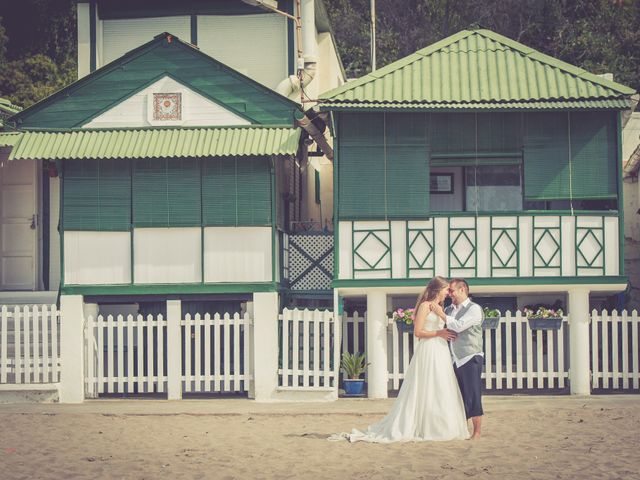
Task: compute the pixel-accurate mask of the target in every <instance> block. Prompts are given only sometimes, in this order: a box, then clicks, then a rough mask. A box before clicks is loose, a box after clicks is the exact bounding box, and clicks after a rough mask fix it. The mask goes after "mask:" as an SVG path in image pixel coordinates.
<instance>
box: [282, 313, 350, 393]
mask: <svg viewBox="0 0 640 480" xmlns="http://www.w3.org/2000/svg"><path fill="white" fill-rule="evenodd" d="M279 330H280V334H279V338H280V342H281V343H280V348H279V350H280V358H279V359H278V360H279V367H278V385H279V387H278V388H279V389H280V390H300V389H304V390H332V389H335V388H337V379H338V368H339V364H340V357H339V355H340V349H339V348H336V347H335V346H336V345H339V334H340V329H339V326H337V325H336V322H335V320H334V315H333V312H330V311H328V310H325V311H319V310H313V311H311V310H298V309H294V310H288V309H286V308H285V309H284V310H283V312H282V314H281V315H280V316H279Z"/></svg>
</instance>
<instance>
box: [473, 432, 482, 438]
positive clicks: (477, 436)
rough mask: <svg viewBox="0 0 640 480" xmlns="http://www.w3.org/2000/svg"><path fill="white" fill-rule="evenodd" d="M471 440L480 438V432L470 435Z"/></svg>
mask: <svg viewBox="0 0 640 480" xmlns="http://www.w3.org/2000/svg"><path fill="white" fill-rule="evenodd" d="M471 440H480V432H474V434H473V435H471Z"/></svg>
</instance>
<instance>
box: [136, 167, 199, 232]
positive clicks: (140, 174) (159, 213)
mask: <svg viewBox="0 0 640 480" xmlns="http://www.w3.org/2000/svg"><path fill="white" fill-rule="evenodd" d="M200 217H201V202H200V163H199V160H198V159H195V158H186V159H181V158H170V159H167V158H150V159H148V158H145V159H137V160H135V161H134V169H133V223H134V225H135V226H136V227H189V226H199V225H200V224H201V219H200Z"/></svg>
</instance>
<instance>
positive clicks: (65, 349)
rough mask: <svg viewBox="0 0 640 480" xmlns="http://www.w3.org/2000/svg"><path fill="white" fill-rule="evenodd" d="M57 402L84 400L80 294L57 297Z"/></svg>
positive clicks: (82, 312) (82, 321)
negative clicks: (58, 329)
mask: <svg viewBox="0 0 640 480" xmlns="http://www.w3.org/2000/svg"><path fill="white" fill-rule="evenodd" d="M60 360H61V363H62V367H61V369H60V403H82V402H83V401H84V311H83V298H82V295H62V296H60Z"/></svg>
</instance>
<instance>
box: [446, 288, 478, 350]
mask: <svg viewBox="0 0 640 480" xmlns="http://www.w3.org/2000/svg"><path fill="white" fill-rule="evenodd" d="M471 305H477V304H475V303H473V302H471V301H470V302H469V303H468V304H467V306H466V307H462V308H460V309H459V310H458V311H457V312H456V315H455V318H456V319H458V318H460V317H462V316H463V315H464V314H465V313H467V310H469V309H470V308H471ZM451 308H452V307H449V308H448V310H449V312H451ZM451 350H453V353H454V354H455V356H456V358H458V359H462V358H464V357H467V356H469V355H473V354H477V353H482V352H483V348H482V322H480V325H474V326H472V327H469V328H467V329H466V330H464V331H462V332H460V333H458V336H457V337H456V339H455V340H454V341H453V342H451Z"/></svg>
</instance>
